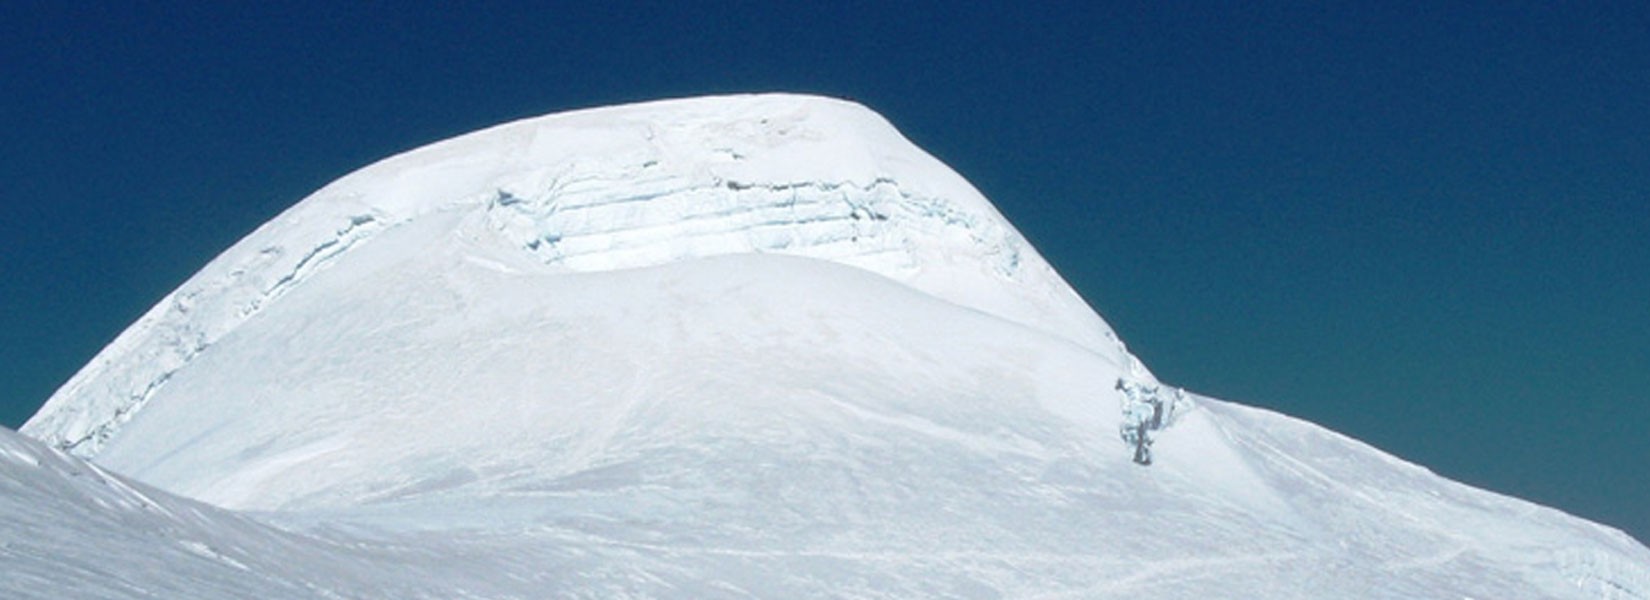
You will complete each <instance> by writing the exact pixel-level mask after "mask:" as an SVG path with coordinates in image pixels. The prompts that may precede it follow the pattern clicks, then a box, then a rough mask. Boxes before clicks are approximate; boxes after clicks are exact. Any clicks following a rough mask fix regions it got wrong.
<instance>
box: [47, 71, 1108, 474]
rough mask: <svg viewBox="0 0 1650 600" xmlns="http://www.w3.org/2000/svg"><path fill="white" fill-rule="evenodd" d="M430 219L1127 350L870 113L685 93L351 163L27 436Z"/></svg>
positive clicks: (107, 422) (179, 366)
mask: <svg viewBox="0 0 1650 600" xmlns="http://www.w3.org/2000/svg"><path fill="white" fill-rule="evenodd" d="M453 215H464V216H465V217H466V218H465V219H459V220H453V219H446V217H449V216H453ZM430 219H444V220H445V221H446V222H449V223H453V224H454V225H455V229H453V230H451V231H447V232H432V233H431V235H434V236H439V235H446V234H449V233H451V234H459V235H464V236H466V237H467V238H469V239H470V240H471V241H472V242H474V243H476V244H479V245H484V246H487V247H489V248H493V249H502V250H507V251H509V252H507V253H506V254H508V256H505V257H503V258H500V259H499V261H500V262H499V264H515V265H518V266H519V265H521V264H523V263H524V262H530V263H532V266H531V267H524V268H531V269H533V270H546V269H550V270H559V271H572V272H592V271H608V270H616V269H625V268H634V267H643V266H651V265H658V264H665V263H670V262H675V261H681V260H687V259H693V258H699V257H706V256H717V255H726V254H741V253H775V254H788V255H797V256H807V257H813V258H820V259H824V260H829V261H832V262H837V263H841V264H846V265H851V266H855V267H860V268H863V269H866V270H868V271H871V272H873V273H877V274H879V275H882V276H885V277H889V278H891V279H894V280H896V281H899V282H902V283H904V284H906V285H909V286H912V287H914V288H916V289H918V290H921V291H924V292H927V293H929V294H932V295H934V296H936V297H939V298H942V299H945V300H947V301H950V302H954V303H957V304H960V305H963V306H966V307H970V308H973V309H976V310H980V311H983V312H986V313H988V314H992V315H996V316H999V317H1002V318H1005V319H1008V320H1010V321H1014V322H1017V323H1022V324H1025V325H1028V326H1031V327H1035V328H1037V329H1040V330H1043V331H1045V332H1048V333H1050V334H1053V335H1057V336H1061V337H1063V338H1066V339H1069V340H1071V341H1073V342H1074V343H1077V344H1080V345H1082V346H1084V347H1087V348H1089V349H1091V350H1094V351H1096V352H1101V353H1105V354H1106V355H1108V356H1110V357H1112V359H1113V360H1117V361H1126V360H1127V352H1126V350H1124V349H1123V347H1122V345H1121V343H1119V342H1118V341H1117V339H1116V336H1115V335H1114V334H1113V333H1112V331H1111V329H1110V328H1109V327H1108V326H1107V325H1106V324H1105V323H1104V322H1103V321H1102V320H1100V318H1099V317H1098V316H1097V315H1096V314H1095V313H1094V312H1093V311H1092V310H1090V309H1089V308H1088V306H1087V305H1086V304H1085V303H1084V302H1083V301H1082V299H1081V298H1079V297H1078V296H1077V294H1076V293H1075V292H1074V291H1073V290H1072V289H1071V288H1070V287H1069V286H1067V285H1066V284H1065V282H1064V281H1062V280H1061V279H1060V277H1059V276H1058V275H1057V274H1056V273H1055V272H1054V271H1053V269H1052V268H1050V267H1049V265H1048V264H1047V262H1045V261H1044V260H1043V259H1042V258H1041V257H1040V256H1039V255H1038V254H1037V253H1036V251H1035V250H1033V249H1032V248H1031V247H1030V245H1029V244H1027V243H1026V241H1025V239H1024V238H1023V237H1022V236H1020V235H1019V233H1018V232H1016V231H1015V230H1014V228H1013V227H1012V226H1010V225H1009V224H1008V223H1007V222H1006V221H1005V220H1004V219H1003V218H1002V216H1001V215H1000V214H998V213H997V211H996V210H995V208H993V207H992V206H991V203H990V202H989V201H987V200H986V199H985V198H984V197H982V196H981V195H980V193H979V192H978V191H977V190H975V189H974V188H973V187H972V186H970V185H969V184H968V182H967V181H965V180H964V179H963V178H962V177H961V176H959V175H957V174H956V173H955V172H953V171H951V170H950V169H949V168H947V167H946V166H945V165H944V164H942V163H940V162H939V161H937V160H935V159H934V158H933V157H931V156H929V155H928V154H926V153H924V152H923V151H922V150H920V149H918V148H917V147H916V146H914V145H912V144H911V143H910V142H909V141H907V140H906V139H905V138H903V137H902V136H900V134H899V133H898V132H897V131H895V130H894V128H893V127H892V126H891V125H889V124H888V123H887V122H886V121H885V120H883V119H882V118H881V117H880V116H878V115H877V114H875V113H873V112H871V111H869V110H867V109H865V108H864V107H862V106H859V105H857V104H852V103H849V102H844V101H839V100H830V99H825V98H818V97H808V96H792V95H756V96H729V97H715V98H697V99H689V100H673V101H662V102H654V103H646V104H637V105H630V106H621V107H613V108H602V109H594V110H584V111H576V112H570V113H562V114H556V115H550V116H546V117H540V118H535V119H527V120H523V121H518V122H515V123H509V124H506V125H501V126H498V127H494V128H491V129H487V130H483V131H479V132H476V133H472V134H469V135H465V136H461V137H458V138H454V139H452V140H448V141H444V142H440V143H437V144H432V145H430V146H427V147H424V148H420V149H418V150H414V151H411V152H408V153H405V154H402V155H399V156H395V157H392V158H389V159H386V160H383V161H381V162H379V163H377V164H374V165H372V166H369V167H366V168H364V169H361V170H360V171H357V172H355V173H352V174H350V175H348V176H346V177H344V178H342V179H340V180H338V181H336V182H334V183H332V184H330V185H328V186H326V187H325V188H323V189H321V190H320V191H318V192H316V193H315V194H313V195H311V196H310V197H308V198H306V199H304V200H303V201H302V202H300V203H298V204H297V205H296V206H294V207H292V208H291V209H290V210H288V211H286V212H285V213H283V214H281V215H280V216H279V217H277V218H276V219H275V220H273V221H271V222H270V223H268V224H266V225H265V226H263V227H261V228H260V229H258V230H257V231H256V232H254V233H252V234H251V235H249V236H247V237H246V238H245V239H244V240H242V241H241V242H240V243H238V244H236V245H235V246H234V247H232V248H230V249H229V250H227V251H225V252H224V253H223V254H222V255H220V256H219V257H218V258H217V259H216V260H214V261H212V263H211V264H209V265H207V267H206V268H205V269H203V270H202V271H201V272H200V273H199V274H197V275H195V276H194V277H192V278H191V279H189V280H188V281H187V282H185V283H184V284H183V286H182V287H180V288H179V289H178V290H177V291H176V292H174V293H172V294H171V295H169V296H167V297H166V298H164V299H163V300H162V301H161V302H160V303H159V304H157V305H156V306H155V307H154V308H153V309H151V310H150V311H149V312H148V313H147V314H145V315H144V316H143V317H142V318H141V319H139V320H138V322H137V323H135V324H134V325H133V326H132V327H131V328H129V329H128V330H127V331H126V332H124V333H123V334H122V335H121V336H119V337H118V338H117V339H116V340H115V341H114V343H112V344H110V346H109V347H108V348H106V349H105V350H104V351H103V352H101V353H100V354H98V356H97V357H95V358H94V359H93V360H92V361H91V362H90V363H89V364H88V365H87V366H86V367H85V368H84V369H82V370H81V372H79V373H77V374H76V375H75V376H74V377H73V378H72V379H70V381H69V382H68V383H67V384H65V385H64V386H63V387H62V389H60V390H59V391H58V392H57V393H56V394H54V395H53V396H52V398H51V399H50V400H49V401H48V402H47V403H46V405H45V407H44V408H43V409H42V410H41V411H40V412H39V413H38V414H36V415H35V417H34V418H33V419H31V420H30V421H29V422H28V423H26V424H25V425H24V426H23V432H24V433H27V434H30V435H33V436H36V437H39V438H41V439H44V440H47V441H49V442H50V443H52V444H54V445H57V446H60V447H63V448H67V449H69V450H70V451H72V452H74V453H76V454H78V455H81V456H95V455H97V453H98V452H99V450H100V449H101V448H102V447H103V446H104V445H105V444H106V443H108V442H109V440H110V439H111V438H113V437H114V436H115V435H116V434H117V433H118V431H119V430H120V428H121V427H122V426H123V424H124V423H126V422H127V421H128V420H130V419H131V418H133V417H134V416H135V415H136V414H137V412H138V411H139V410H141V409H143V408H144V407H145V406H146V405H147V404H148V403H149V402H150V401H151V400H152V399H153V397H154V395H155V394H156V393H157V392H158V391H159V390H160V389H161V388H162V387H164V386H166V385H167V384H168V382H169V381H170V380H171V379H172V377H174V376H175V375H177V374H178V373H180V372H181V371H182V370H184V369H185V368H186V367H187V366H188V365H190V364H191V363H192V362H194V361H195V360H196V359H197V357H199V356H200V355H201V353H202V352H205V351H206V350H207V349H208V348H210V347H211V346H212V345H213V344H215V343H217V342H218V341H219V340H220V339H222V338H224V337H225V336H226V335H228V334H230V333H231V332H233V331H234V330H236V329H237V328H239V327H240V326H242V324H244V323H246V322H247V321H248V320H249V319H251V318H253V317H254V316H256V315H257V314H259V313H260V312H262V311H264V310H266V309H267V308H268V307H269V306H271V305H273V304H275V303H277V302H278V301H279V300H280V299H281V298H282V297H284V296H286V295H287V294H288V293H290V292H291V291H292V290H295V289H298V288H300V287H302V286H303V285H305V284H306V283H307V282H308V281H309V280H310V279H311V278H313V277H314V276H315V274H316V273H318V272H320V271H322V270H325V269H327V268H329V267H330V266H331V265H333V264H334V263H337V262H339V261H341V260H344V259H345V257H347V256H349V255H351V254H353V253H354V252H355V251H356V250H358V249H359V248H361V247H363V246H365V245H367V244H369V243H372V242H373V241H374V240H376V239H378V238H379V237H380V236H382V235H383V234H384V233H386V232H388V231H392V230H395V229H398V228H403V227H407V226H409V225H410V224H414V223H419V222H423V221H426V220H430Z"/></svg>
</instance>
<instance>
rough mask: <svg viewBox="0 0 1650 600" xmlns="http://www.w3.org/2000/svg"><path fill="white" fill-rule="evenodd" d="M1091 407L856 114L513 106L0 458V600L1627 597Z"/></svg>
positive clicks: (1338, 459) (1617, 564) (1100, 340)
mask: <svg viewBox="0 0 1650 600" xmlns="http://www.w3.org/2000/svg"><path fill="white" fill-rule="evenodd" d="M1119 382H1127V384H1128V386H1132V387H1128V389H1130V390H1131V391H1136V392H1138V391H1139V390H1144V389H1151V388H1153V387H1155V386H1159V385H1160V384H1158V382H1156V381H1155V379H1153V378H1152V375H1151V374H1150V373H1149V372H1148V371H1147V370H1146V369H1145V368H1144V367H1143V366H1141V365H1140V364H1139V362H1138V361H1136V360H1134V358H1133V357H1132V356H1130V355H1129V354H1128V352H1127V351H1126V350H1125V349H1124V347H1123V346H1122V344H1121V343H1120V342H1119V341H1118V340H1117V339H1116V336H1115V335H1114V334H1113V333H1112V331H1111V329H1110V328H1109V327H1108V326H1107V325H1106V324H1105V323H1104V322H1103V321H1102V320H1101V319H1100V318H1099V316H1098V315H1096V314H1095V313H1094V312H1093V311H1092V310H1090V309H1089V308H1088V306H1087V305H1086V304H1085V303H1083V301H1082V300H1081V299H1080V298H1078V296H1077V295H1076V294H1075V293H1074V292H1073V291H1072V290H1071V289H1070V288H1069V287H1067V286H1066V284H1065V283H1064V282H1063V281H1062V280H1061V279H1060V278H1059V276H1058V275H1057V274H1055V273H1054V271H1053V270H1052V269H1051V268H1050V267H1049V266H1048V265H1047V263H1045V262H1044V261H1043V260H1042V259H1041V258H1040V257H1039V256H1038V255H1037V253H1036V252H1035V251H1034V250H1033V249H1032V248H1031V247H1030V246H1029V245H1028V244H1027V243H1026V242H1025V240H1024V238H1022V237H1021V236H1020V235H1019V234H1018V233H1017V232H1015V231H1014V229H1013V227H1012V226H1010V225H1009V224H1008V223H1007V222H1006V221H1005V220H1003V218H1002V217H1001V216H1000V215H999V214H998V213H997V212H996V210H995V209H994V208H993V207H992V206H991V204H990V203H989V202H987V201H986V200H985V199H984V198H983V197H981V196H980V194H979V193H978V192H977V191H975V190H974V189H973V188H972V187H970V186H969V185H968V184H967V183H966V182H965V181H964V180H963V179H962V178H961V177H959V176H958V175H956V174H955V173H953V172H952V171H950V170H949V169H947V168H946V167H945V166H944V165H942V164H940V163H939V162H938V161H936V160H934V159H933V158H932V157H929V156H928V155H926V154H924V153H923V152H922V151H921V150H919V149H917V148H916V147H914V146H913V145H911V144H910V143H909V142H908V141H906V140H905V139H904V138H902V137H901V136H900V135H899V134H898V133H897V132H896V131H895V130H894V129H893V128H892V127H891V126H889V125H888V124H887V123H886V122H885V121H883V120H882V119H881V118H880V117H878V116H876V115H875V114H874V113H872V112H870V111H868V110H866V109H864V108H863V107H859V106H857V105H854V104H851V103H847V102H842V101H836V100H828V99H821V98H812V97H801V96H788V95H764V96H737V97H719V98H703V99H693V100H680V101H668V102H658V103H649V104H641V105H632V106H624V107H616V108H606V109H597V110H589V111H579V112H573V113H565V114H560V115H551V116H548V117H542V118H537V119H530V120H526V121H521V122H517V123H511V124H507V125H503V126H499V127H495V128H492V129H489V130H485V131H481V132H477V133H474V134H470V135H466V136H463V137H459V138H455V139H453V140H449V141H446V142H441V143H438V144H435V145H432V146H429V147H426V148H422V149H419V150H415V151H413V152H409V153H407V154H403V155H400V156H397V157H394V158H390V159H388V160H385V161H382V162H380V163H378V164H376V165H373V166H370V167H367V168H365V169H363V170H361V171H358V172H356V173H354V174H351V175H349V176H347V177H345V178H343V179H340V180H339V181H337V182H335V183H333V184H331V185H329V186H327V187H326V188H323V189H322V190H320V191H319V192H317V193H316V194H314V195H313V196H311V197H310V198H308V199H306V200H304V201H303V202H301V203H299V204H298V205H296V206H294V207H293V208H292V209H290V210H288V211H287V212H286V213H284V214H282V215H281V216H280V217H278V218H277V219H275V220H274V221H271V222H270V223H269V224H267V225H265V226H264V227H263V228H260V229H259V230H258V231H256V232H254V233H253V234H252V235H250V236H248V237H247V238H246V239H245V240H243V241H242V242H240V243H239V244H237V245H235V246H234V247H232V248H230V249H229V250H228V251H226V252H225V253H224V254H223V255H221V256H219V257H218V258H217V259H216V260H214V261H213V262H212V263H211V264H209V265H208V266H207V267H206V268H205V269H204V270H202V271H201V272H200V273H199V274H197V275H196V276H195V277H193V278H191V279H190V280H189V281H188V282H186V283H185V284H184V285H183V286H182V287H181V288H180V289H179V290H178V291H177V292H175V293H173V294H172V295H170V296H168V297H167V298H166V299H165V300H163V301H162V302H161V303H160V304H159V305H158V306H156V307H155V308H154V309H153V310H151V311H150V312H149V313H148V314H147V315H145V316H144V317H143V318H142V319H141V320H139V321H138V322H137V323H136V324H134V325H133V326H132V327H131V328H130V329H129V330H128V331H127V332H125V333H124V334H122V335H121V336H120V337H119V338H118V339H117V340H116V341H115V342H114V343H113V344H111V345H110V346H109V348H107V349H106V350H105V351H104V352H103V353H102V354H100V355H99V356H98V357H97V358H96V359H94V360H93V361H92V363H91V364H89V365H87V367H86V368H85V369H84V370H82V371H81V372H80V373H79V374H78V375H76V376H75V378H73V379H72V380H71V381H70V382H69V383H68V384H66V385H65V386H64V387H63V389H62V390H60V391H59V392H58V393H57V394H56V395H55V396H53V397H52V399H51V400H50V401H49V402H48V403H47V405H46V406H45V407H44V408H42V410H41V412H40V413H39V414H37V415H36V416H35V418H34V419H32V420H30V421H29V423H28V424H26V425H25V426H24V429H23V432H24V433H26V434H29V435H31V436H33V437H34V438H38V441H37V440H36V439H29V438H25V437H23V436H19V435H16V434H13V433H11V432H5V431H0V516H3V517H4V518H3V519H0V596H4V597H7V598H36V597H38V598H46V597H63V596H71V597H88V598H97V597H109V598H125V597H166V598H179V597H200V598H223V597H249V598H252V597H256V598H266V597H317V598H338V597H344V598H355V597H399V598H419V597H423V598H461V597H475V598H542V597H601V598H609V597H681V598H707V597H711V598H714V597H770V598H793V597H855V598H875V597H888V598H909V597H982V598H989V597H1003V596H1007V597H1047V598H1058V597H1073V598H1088V597H1131V598H1132V597H1152V598H1211V597H1222V598H1226V597H1230V598H1254V597H1266V598H1326V597H1379V598H1415V597H1429V598H1636V599H1650V551H1647V550H1646V549H1645V548H1644V547H1643V546H1641V545H1639V544H1638V543H1636V542H1634V541H1633V540H1632V539H1630V538H1628V537H1627V536H1625V535H1623V534H1621V533H1620V532H1616V531H1613V530H1610V529H1607V528H1604V527H1601V526H1598V525H1595V524H1592V523H1588V522H1586V521H1582V520H1580V519H1576V518H1573V517H1570V516H1568V515H1564V514H1562V513H1559V512H1557V511H1553V510H1550V509H1546V508H1542V507H1539V506H1535V505H1532V504H1529V503H1526V502H1522V501H1519V500H1515V499H1511V498H1506V497H1502V496H1498V495H1495V494H1491V493H1487V492H1483V491H1480V490H1475V489H1472V488H1469V487H1466V486H1463V485H1460V484H1457V483H1454V482H1450V481H1448V480H1445V479H1442V478H1439V477H1437V476H1435V475H1433V474H1431V473H1429V472H1427V471H1426V470H1424V469H1421V468H1419V467H1415V466H1413V465H1409V464H1406V463H1403V462H1401V461H1399V460H1397V459H1394V458H1392V457H1390V456H1387V455H1385V454H1382V453H1381V452H1379V451H1377V450H1375V449H1372V448H1369V447H1368V446H1365V445H1363V444H1360V443H1358V442H1356V441H1354V440H1351V439H1348V438H1345V437H1343V436H1340V435H1337V434H1334V433H1332V432H1329V431H1326V430H1324V429H1322V428H1319V427H1316V426H1314V425H1312V424H1309V423H1305V422H1302V421H1298V420H1294V419H1290V418H1288V417H1284V416H1281V415H1277V414H1273V413H1269V412H1265V411H1261V410H1256V409H1252V408H1247V407H1243V406H1240V405H1235V404H1230V403H1226V402H1222V401H1219V400H1215V399H1210V398H1204V397H1200V396H1196V395H1195V394H1187V395H1186V397H1185V400H1184V402H1176V403H1175V404H1174V405H1173V409H1174V410H1173V412H1172V414H1169V415H1153V417H1152V418H1153V424H1154V426H1155V425H1156V424H1158V422H1159V421H1161V422H1162V425H1163V427H1162V428H1161V429H1160V430H1157V431H1155V432H1154V434H1153V438H1152V440H1153V445H1152V447H1151V448H1150V451H1151V461H1150V462H1151V465H1150V466H1141V465H1138V464H1136V463H1135V461H1134V460H1131V457H1136V456H1138V455H1137V454H1136V450H1137V449H1136V448H1131V447H1130V446H1129V445H1128V444H1126V443H1125V442H1124V441H1123V440H1122V439H1120V437H1119V431H1120V429H1128V428H1127V427H1123V425H1125V424H1127V423H1129V422H1131V421H1126V419H1129V418H1135V419H1136V420H1141V419H1144V418H1145V417H1142V416H1138V415H1136V416H1134V417H1130V416H1129V413H1127V412H1126V411H1127V410H1129V405H1128V404H1127V403H1126V402H1125V398H1124V397H1123V396H1122V393H1121V392H1120V391H1118V389H1117V386H1118V384H1119ZM88 459H91V460H95V461H96V462H95V464H94V463H93V462H89V461H88ZM117 473H118V474H117ZM140 481H141V482H142V483H138V482H140Z"/></svg>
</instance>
